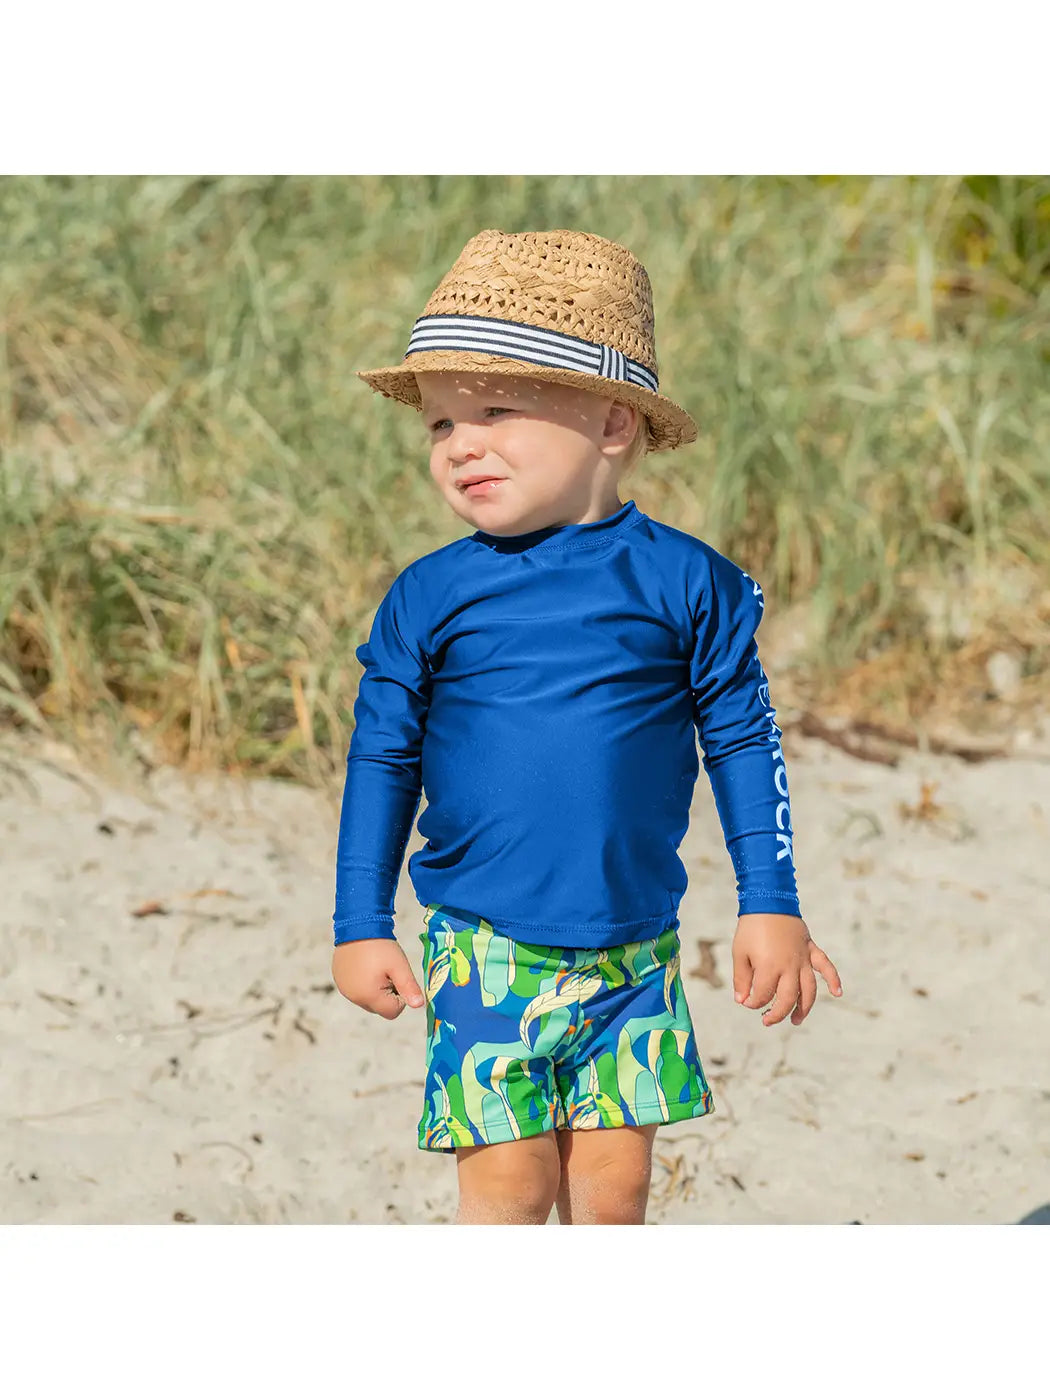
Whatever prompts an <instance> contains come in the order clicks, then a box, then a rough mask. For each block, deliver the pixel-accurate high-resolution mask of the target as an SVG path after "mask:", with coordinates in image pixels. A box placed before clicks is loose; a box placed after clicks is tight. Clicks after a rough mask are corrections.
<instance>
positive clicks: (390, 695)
mask: <svg viewBox="0 0 1050 1400" xmlns="http://www.w3.org/2000/svg"><path fill="white" fill-rule="evenodd" d="M420 621H421V611H420V606H419V594H418V591H417V581H416V579H415V578H414V576H413V574H412V570H411V567H410V568H409V569H406V570H405V571H404V572H403V573H401V574H399V575H398V577H397V578H396V579H395V580H394V582H393V584H392V585H391V586H390V590H389V591H388V593H387V595H386V597H385V598H384V599H383V601H382V602H381V603H380V605H379V608H378V609H377V611H376V615H375V618H374V620H373V623H372V629H371V632H370V634H369V638H368V641H367V642H366V643H364V644H363V645H362V646H359V647H358V648H357V651H356V653H355V654H356V656H357V659H358V661H360V662H361V664H362V666H364V668H365V671H364V675H363V676H362V677H361V681H360V684H359V686H358V693H357V700H356V702H355V704H354V732H353V735H352V736H351V740H350V751H349V754H348V757H347V765H346V784H345V786H344V789H343V803H342V813H341V817H340V822H339V839H338V844H337V849H336V879H335V912H334V915H333V925H334V929H335V942H336V944H340V943H349V942H352V941H355V940H358V939H363V938H393V937H394V895H395V893H396V890H397V881H398V876H399V874H400V872H401V863H402V861H403V859H404V855H405V848H406V846H407V844H408V838H409V835H410V834H411V831H412V824H413V822H414V821H415V816H416V811H417V809H418V807H419V801H420V797H421V795H422V780H421V753H422V743H423V734H424V731H425V728H426V716H427V710H428V707H429V704H430V693H431V689H430V670H429V665H428V662H427V656H426V652H425V649H424V645H423V641H422V634H423V629H422V627H421V625H420Z"/></svg>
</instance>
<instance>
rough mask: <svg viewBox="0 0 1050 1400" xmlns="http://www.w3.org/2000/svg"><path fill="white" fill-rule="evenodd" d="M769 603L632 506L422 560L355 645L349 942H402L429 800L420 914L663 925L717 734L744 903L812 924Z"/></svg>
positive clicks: (677, 893)
mask: <svg viewBox="0 0 1050 1400" xmlns="http://www.w3.org/2000/svg"><path fill="white" fill-rule="evenodd" d="M763 607H764V601H763V597H762V590H761V589H760V587H759V586H758V584H757V583H756V582H754V581H753V580H752V579H751V578H750V577H749V576H748V575H747V574H746V573H744V571H743V570H742V569H740V568H739V567H738V566H737V565H736V564H734V563H732V561H731V560H729V559H727V558H725V556H724V555H721V554H719V553H718V551H717V550H715V549H713V548H712V547H711V546H710V545H708V544H705V543H704V542H703V541H702V540H699V539H697V538H696V537H695V536H692V535H689V534H686V533H685V532H683V531H681V530H677V529H674V528H673V527H671V526H669V525H665V524H663V523H662V522H660V521H657V520H653V519H651V518H650V517H649V516H647V515H645V514H644V513H643V512H642V511H640V510H639V509H638V508H637V506H636V505H635V503H634V501H633V500H629V501H628V502H627V503H626V504H625V505H623V506H621V507H620V508H619V509H618V510H617V511H616V512H615V513H614V514H613V515H609V516H606V517H605V518H604V519H602V520H595V521H588V522H585V523H583V524H569V525H560V526H550V527H547V528H545V529H541V530H534V531H531V532H530V533H528V534H522V535H513V536H499V535H490V534H487V533H486V532H484V531H481V530H478V531H475V533H474V534H473V535H470V536H469V537H467V538H464V539H460V540H456V541H454V542H453V543H451V544H448V545H445V546H444V547H443V548H441V549H437V550H435V551H433V552H432V553H430V554H426V555H423V556H422V557H421V558H419V559H417V560H415V561H414V562H413V563H412V564H410V565H408V567H407V568H405V569H404V570H403V571H402V572H401V573H400V574H399V575H398V577H397V578H396V579H395V580H394V582H393V583H392V584H391V586H390V589H389V591H388V592H387V594H386V596H385V597H384V598H383V600H382V602H381V603H380V605H379V608H378V609H377V611H376V614H375V618H374V620H373V623H372V628H371V632H370V635H369V638H368V641H367V643H366V644H364V645H362V646H360V647H358V648H357V652H356V655H357V659H358V660H359V661H360V662H361V664H362V666H363V667H364V668H365V670H364V674H363V676H362V677H361V681H360V686H359V690H358V695H357V700H356V703H355V705H354V723H355V728H354V731H353V735H352V738H351V742H350V750H349V755H348V760H347V773H346V785H345V788H344V792H343V803H342V815H341V819H340V826H339V838H338V846H337V857H336V899H335V914H334V926H335V942H336V944H340V943H347V942H350V941H353V940H357V939H363V938H393V937H394V893H395V891H396V888H397V882H398V877H399V874H400V871H401V864H402V861H403V859H404V853H405V848H406V846H407V843H408V838H409V836H410V834H411V830H412V824H413V821H414V820H415V816H416V812H417V809H418V807H419V803H420V799H421V797H422V795H423V793H424V792H425V794H426V800H427V805H426V808H425V810H424V812H423V813H422V815H421V816H420V818H419V832H420V835H421V836H424V837H426V845H425V846H424V847H423V848H422V849H421V850H419V851H416V852H415V853H414V854H413V855H412V856H411V858H410V860H409V863H408V870H409V875H410V876H411V879H412V884H413V886H414V889H415V893H416V897H417V899H418V900H419V902H420V904H422V905H428V904H441V905H444V906H446V907H447V908H449V909H451V910H456V911H459V912H460V913H461V914H464V915H467V916H471V915H473V916H480V917H482V918H485V919H487V920H488V921H489V922H490V923H491V924H492V925H493V926H494V928H495V929H496V930H497V931H498V932H500V933H503V934H505V935H507V936H509V937H511V938H515V939H517V940H519V941H523V942H531V943H539V944H544V945H548V946H551V947H565V948H602V947H610V946H613V945H616V944H620V943H628V942H633V941H635V940H638V939H642V938H650V937H654V936H655V935H656V934H658V933H660V932H661V931H662V930H663V929H666V928H667V927H668V926H669V925H671V924H672V923H675V922H676V921H677V918H678V907H679V904H680V901H681V899H682V896H683V894H684V893H685V889H686V884H687V876H686V871H685V867H684V866H683V864H682V862H681V860H680V859H679V857H678V854H677V852H678V847H679V845H680V844H681V841H682V838H683V837H684V835H685V832H686V829H687V827H688V824H689V807H690V801H691V798H692V795H693V789H694V786H695V783H696V779H697V776H698V773H699V762H698V757H697V736H699V739H700V744H701V746H702V748H703V763H704V768H705V770H706V772H707V774H708V777H709V779H710V782H711V787H712V791H713V794H714V798H715V806H716V809H717V812H718V816H719V820H720V822H721V825H722V830H723V833H724V836H725V841H726V846H727V849H728V851H729V854H730V857H731V859H732V862H733V866H734V869H735V871H736V877H737V892H738V901H739V913H740V914H749V913H766V912H769V913H781V914H795V915H798V914H799V912H800V911H799V902H798V894H797V890H796V883H795V869H794V858H793V851H792V829H791V812H790V806H789V800H788V787H787V776H786V771H785V767H784V759H783V755H782V752H781V748H780V742H779V740H780V732H781V731H780V729H779V728H778V726H777V724H776V722H775V711H774V710H773V708H772V706H771V704H770V698H769V685H768V682H767V680H766V676H765V673H764V671H763V669H762V665H761V663H760V661H759V657H758V647H757V643H756V641H755V631H756V629H757V627H758V624H759V622H760V621H761V618H762V610H763Z"/></svg>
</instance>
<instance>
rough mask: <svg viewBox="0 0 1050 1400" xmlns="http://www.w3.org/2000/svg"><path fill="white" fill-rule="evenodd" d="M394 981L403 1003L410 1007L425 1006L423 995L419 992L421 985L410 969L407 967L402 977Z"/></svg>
mask: <svg viewBox="0 0 1050 1400" xmlns="http://www.w3.org/2000/svg"><path fill="white" fill-rule="evenodd" d="M392 980H393V982H394V986H395V987H396V988H397V991H398V994H399V995H400V997H401V1000H402V1001H404V1002H405V1003H407V1005H409V1006H422V1005H423V993H422V992H421V991H420V990H419V983H418V982H417V981H416V979H415V978H414V977H413V976H412V972H411V969H410V968H407V967H406V968H405V969H404V970H403V971H402V972H401V974H400V976H398V977H397V978H395V979H392Z"/></svg>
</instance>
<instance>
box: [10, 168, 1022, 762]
mask: <svg viewBox="0 0 1050 1400" xmlns="http://www.w3.org/2000/svg"><path fill="white" fill-rule="evenodd" d="M488 227H501V228H506V229H515V228H517V229H525V228H534V229H538V228H563V227H569V228H573V227H575V228H585V229H589V230H591V231H593V232H596V233H600V234H603V235H604V236H606V237H609V238H613V239H616V240H617V241H619V242H622V243H625V244H626V245H627V246H629V247H630V248H631V249H632V250H633V251H634V252H635V253H636V254H637V255H638V256H639V257H640V258H641V260H642V261H643V262H644V263H645V265H646V266H647V268H648V269H649V272H650V275H651V278H652V282H653V287H654V300H655V308H656V325H657V344H658V349H659V354H660V370H661V383H662V386H663V387H664V388H665V390H666V392H668V393H669V394H671V395H672V396H673V397H674V398H676V399H677V400H678V401H679V402H680V403H682V404H683V405H684V406H686V407H687V408H688V409H689V411H690V412H691V413H692V414H693V416H694V417H695V418H696V419H697V421H698V422H699V424H700V426H701V435H700V439H699V441H698V442H697V443H695V444H693V445H691V446H690V447H687V448H684V449H681V450H679V451H676V452H671V453H659V454H656V455H653V456H650V457H648V458H646V459H644V460H643V462H642V463H641V464H640V466H639V467H638V468H637V469H636V470H635V472H633V473H632V475H631V476H630V478H629V479H628V482H629V494H630V495H631V496H632V497H633V498H634V499H635V500H636V501H637V502H638V505H639V506H640V508H642V509H643V510H645V511H647V512H648V513H650V514H652V515H654V516H656V517H657V518H660V519H664V520H667V521H668V522H669V523H672V524H674V525H676V526H678V527H679V528H681V529H685V530H688V531H690V532H691V533H694V534H697V535H700V536H702V537H703V538H704V539H706V540H708V541H709V542H710V543H712V544H713V545H715V547H716V548H718V549H720V550H722V551H723V552H724V553H726V554H728V555H730V556H731V557H732V558H734V559H735V560H737V562H739V563H740V564H741V565H742V566H743V567H745V568H746V569H747V570H748V572H749V573H751V574H752V575H753V576H754V577H756V578H758V579H759V581H760V582H761V583H762V586H763V589H764V591H765V594H766V597H767V600H768V603H769V606H768V609H767V611H768V613H769V617H770V622H771V624H772V623H775V622H776V620H777V618H780V619H781V620H783V619H788V618H790V619H794V620H796V621H797V629H798V638H799V639H800V640H798V641H797V643H796V645H795V646H794V648H793V650H792V651H791V654H790V657H789V658H787V659H786V660H785V667H784V677H785V679H783V680H782V682H781V683H780V688H781V693H782V694H787V693H788V682H787V679H786V676H787V670H788V664H787V663H788V660H789V661H790V677H791V680H790V693H791V694H792V695H793V696H797V697H800V698H801V699H802V700H804V703H805V704H806V705H807V706H811V707H813V708H815V709H816V710H820V711H822V712H829V713H830V712H832V711H835V710H839V711H841V710H843V709H844V708H846V709H848V710H850V711H851V712H854V713H864V714H865V715H867V716H869V717H872V716H883V717H887V718H891V719H893V720H894V722H898V723H904V724H913V725H917V724H922V723H924V722H925V721H926V719H927V718H928V716H929V715H930V714H931V712H932V711H933V710H934V709H937V708H939V709H940V710H941V711H942V712H943V711H945V710H946V709H948V708H950V707H953V706H954V707H955V708H957V709H958V711H959V713H960V714H962V715H964V716H965V718H966V720H967V722H968V723H969V724H970V725H976V724H978V723H979V722H980V716H981V715H982V714H983V713H984V712H985V711H986V710H987V709H988V707H990V706H992V707H994V706H995V705H1003V704H1007V705H1009V706H1013V707H1023V706H1024V705H1025V704H1026V703H1028V702H1030V701H1032V700H1034V699H1036V698H1037V697H1038V696H1039V695H1040V694H1041V693H1045V685H1046V675H1047V671H1048V670H1050V641H1048V639H1050V180H1048V179H1045V178H1027V179H1026V178H1020V177H1010V178H1007V177H1001V178H1000V177H973V178H969V179H960V178H956V177H951V178H947V177H944V178H942V177H937V178H926V177H900V178H898V177H879V178H867V177H863V178H862V177H841V178H840V177H826V178H824V177H820V178H812V177H798V178H782V177H768V178H750V177H749V178H723V177H718V178H714V177H689V178H684V177H663V176H640V177H611V176H601V177H598V176H594V177H578V178H568V177H524V176H513V177H511V176H507V177H439V176H418V177H323V178H322V177H316V178H315V177H306V176H289V177H273V178H258V177H250V178H248V177H222V178H218V177H208V178H182V177H98V178H88V177H42V178H23V177H8V178H3V179H0V233H2V244H0V624H2V631H0V717H2V719H3V722H4V723H6V724H8V725H12V726H18V727H23V728H29V729H34V730H41V731H49V732H52V733H54V734H57V735H60V736H63V737H68V738H70V739H72V740H73V741H74V742H78V743H85V744H86V743H91V742H96V741H98V740H99V739H100V737H103V736H104V737H103V742H105V743H106V744H111V745H116V746H117V747H118V748H120V747H123V746H126V745H128V744H129V743H131V742H135V743H137V744H140V745H142V744H145V745H147V746H148V749H149V751H150V752H151V753H152V754H154V755H155V756H156V757H158V758H163V759H164V760H166V761H172V762H179V763H186V764H191V765H193V766H198V767H210V766H220V767H224V768H228V769H234V770H239V771H244V772H257V773H272V774H278V775H284V776H287V777H291V778H295V779H297V780H300V781H306V782H313V783H323V782H325V781H327V780H328V779H329V778H331V777H332V775H334V774H338V773H340V772H341V769H342V765H343V762H344V759H345V754H346V749H347V745H348V743H349V736H350V732H351V729H352V709H353V701H354V698H355V693H356V683H357V677H358V675H359V672H360V667H359V665H358V662H357V660H356V658H355V656H354V649H355V647H356V646H357V645H359V644H360V642H362V641H363V640H364V639H365V637H366V636H367V632H368V627H369V623H370V620H371V616H372V613H373V612H374V609H375V607H376V604H377V603H378V601H379V599H380V597H381V596H382V594H383V592H384V591H385V589H386V587H387V586H388V585H389V583H390V582H391V580H392V579H393V578H394V576H395V575H396V573H397V572H398V571H399V570H400V569H402V568H403V567H405V565H406V564H407V563H408V562H409V561H410V560H412V559H413V558H415V557H417V556H418V555H419V554H422V553H425V552H427V551H428V550H431V549H435V548H437V547H439V546H440V545H442V544H444V543H446V542H447V541H449V540H450V539H454V538H457V537H458V536H460V535H462V534H464V533H467V532H468V531H467V528H466V527H465V525H464V524H463V522H461V521H459V520H458V519H457V518H455V517H453V516H451V514H450V512H448V510H447V509H446V508H445V507H444V506H443V505H442V504H441V502H440V501H439V500H438V499H437V497H436V492H435V488H434V485H433V483H432V481H431V480H430V477H429V474H428V472H427V469H426V457H425V448H424V436H423V431H422V426H421V424H420V422H419V421H418V419H417V417H416V415H414V414H413V413H412V412H411V411H410V410H408V409H405V408H403V407H401V406H399V405H396V404H393V403H390V402H389V401H387V400H385V399H382V398H380V397H378V396H375V395H373V394H372V393H371V392H370V391H369V390H368V389H367V387H366V386H365V385H364V384H362V383H361V381H360V380H358V379H356V378H355V376H354V373H353V371H354V370H355V369H357V368H366V367H373V366H377V365H382V364H390V363H394V362H396V361H397V360H398V359H399V358H400V356H401V354H402V353H403V350H404V345H405V341H406V339H407V335H408V331H409V329H410V327H411V324H412V321H413V319H414V318H415V316H416V315H418V313H419V311H420V310H421V308H422V306H423V303H424V302H425V300H426V298H427V296H428V295H429V293H430V292H431V290H432V289H433V287H434V286H435V284H436V283H437V281H438V280H439V278H440V277H441V276H442V274H443V273H444V271H445V270H446V269H447V267H448V266H449V264H450V263H451V261H452V259H453V258H454V257H455V255H456V254H457V253H458V251H459V249H460V248H461V247H462V245H463V244H464V243H465V242H466V240H467V239H468V238H469V237H471V236H472V235H473V234H474V233H476V232H477V231H478V230H480V229H482V228H488ZM1003 657H1005V658H1006V661H1005V663H1004V662H1003V661H1002V658H1003ZM996 658H998V662H996ZM993 663H995V664H998V665H999V666H1000V668H1001V667H1002V665H1004V664H1005V665H1006V666H1007V671H1008V680H1006V681H1003V682H1001V683H999V682H996V680H995V676H996V675H997V674H999V673H998V672H996V670H995V664H993ZM990 667H991V670H990V669H989V668H990ZM990 676H991V677H992V679H991V680H990V679H989V677H990ZM777 689H778V685H777V682H776V681H774V696H776V692H777Z"/></svg>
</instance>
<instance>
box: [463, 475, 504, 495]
mask: <svg viewBox="0 0 1050 1400" xmlns="http://www.w3.org/2000/svg"><path fill="white" fill-rule="evenodd" d="M502 480H503V478H502V477H501V476H493V477H489V479H488V480H487V481H472V482H471V483H470V485H469V486H464V488H463V490H464V491H465V492H466V494H467V495H468V496H485V495H488V493H489V492H490V491H492V490H494V489H495V488H496V487H497V486H499V485H500V483H501V482H502Z"/></svg>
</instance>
